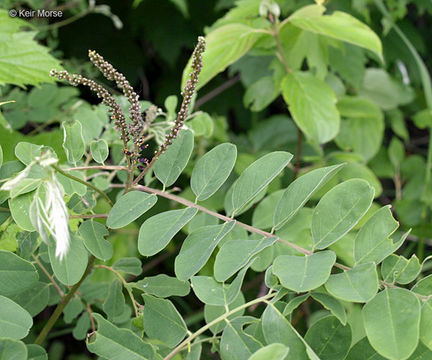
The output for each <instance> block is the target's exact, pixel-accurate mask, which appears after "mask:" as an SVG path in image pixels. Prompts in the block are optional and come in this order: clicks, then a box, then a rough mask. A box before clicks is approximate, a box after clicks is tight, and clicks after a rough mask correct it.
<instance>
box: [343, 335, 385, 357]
mask: <svg viewBox="0 0 432 360" xmlns="http://www.w3.org/2000/svg"><path fill="white" fill-rule="evenodd" d="M365 359H368V360H386V358H384V357H382V356H381V355H380V354H378V353H377V352H376V350H375V349H374V348H373V347H372V346H371V344H370V343H369V341H368V339H367V337H364V338H363V339H361V340H360V341H359V342H357V343H356V344H355V345H354V346H353V347H352V348H351V349H350V351H349V353H348V356H347V357H346V360H365Z"/></svg>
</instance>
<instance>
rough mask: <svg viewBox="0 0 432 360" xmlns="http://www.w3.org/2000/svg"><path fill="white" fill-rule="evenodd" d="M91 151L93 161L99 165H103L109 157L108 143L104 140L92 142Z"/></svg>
mask: <svg viewBox="0 0 432 360" xmlns="http://www.w3.org/2000/svg"><path fill="white" fill-rule="evenodd" d="M90 151H91V154H92V157H93V160H94V161H96V162H98V163H99V164H103V163H104V162H105V160H106V159H107V157H108V153H109V150H108V143H107V142H106V141H105V140H104V139H99V140H95V141H92V142H91V143H90Z"/></svg>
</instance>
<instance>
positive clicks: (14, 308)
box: [0, 295, 33, 354]
mask: <svg viewBox="0 0 432 360" xmlns="http://www.w3.org/2000/svg"><path fill="white" fill-rule="evenodd" d="M32 326H33V319H32V317H31V316H30V314H29V313H28V312H27V311H26V310H25V309H23V308H22V307H21V306H19V305H18V304H17V303H15V302H13V301H12V300H11V299H8V298H7V297H4V296H2V295H0V337H8V338H12V339H22V338H25V337H26V336H27V334H28V332H29V330H30V328H31V327H32ZM0 354H1V352H0Z"/></svg>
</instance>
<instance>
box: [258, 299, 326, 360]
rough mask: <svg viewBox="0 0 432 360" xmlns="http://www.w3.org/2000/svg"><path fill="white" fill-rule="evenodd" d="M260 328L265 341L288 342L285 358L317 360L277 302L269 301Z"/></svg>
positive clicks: (288, 359)
mask: <svg viewBox="0 0 432 360" xmlns="http://www.w3.org/2000/svg"><path fill="white" fill-rule="evenodd" d="M261 319H262V330H263V333H264V338H265V340H266V341H267V343H269V344H271V343H281V344H289V349H290V350H289V353H288V357H287V358H286V360H308V359H311V360H319V357H317V356H316V354H315V353H314V351H313V350H312V348H310V346H309V345H308V343H307V342H306V341H305V340H304V339H303V338H302V337H301V335H300V334H299V333H298V332H297V330H296V329H295V328H294V327H293V326H292V324H291V322H290V321H289V320H288V319H287V318H286V317H285V316H284V315H283V314H282V312H281V311H280V309H278V307H277V303H276V304H273V303H271V302H270V303H269V304H268V305H267V307H266V309H265V310H264V313H263V315H262V318H261Z"/></svg>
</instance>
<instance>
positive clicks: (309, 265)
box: [273, 250, 336, 292]
mask: <svg viewBox="0 0 432 360" xmlns="http://www.w3.org/2000/svg"><path fill="white" fill-rule="evenodd" d="M335 262H336V254H335V253H334V252H333V251H330V250H326V251H320V252H317V253H315V254H312V255H306V256H295V255H279V256H278V257H277V258H276V259H275V261H274V263H273V273H274V274H275V275H276V276H277V277H278V278H279V280H280V282H281V284H282V286H283V287H286V288H287V289H290V290H293V291H295V292H305V291H309V290H313V289H316V288H317V287H319V286H321V285H322V284H324V283H325V282H326V281H327V279H328V278H329V276H330V271H331V268H332V267H333V265H334V263H335Z"/></svg>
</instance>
